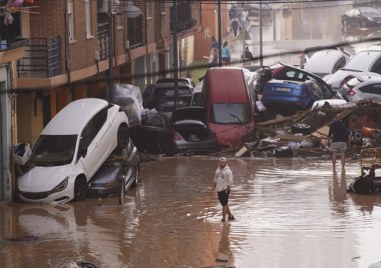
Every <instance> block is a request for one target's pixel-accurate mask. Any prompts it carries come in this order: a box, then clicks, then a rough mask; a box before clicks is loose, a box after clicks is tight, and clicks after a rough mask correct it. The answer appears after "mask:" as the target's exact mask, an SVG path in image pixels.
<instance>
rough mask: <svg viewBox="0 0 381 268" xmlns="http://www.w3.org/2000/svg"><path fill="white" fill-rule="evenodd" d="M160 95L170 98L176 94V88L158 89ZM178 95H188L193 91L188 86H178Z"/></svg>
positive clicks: (160, 96)
mask: <svg viewBox="0 0 381 268" xmlns="http://www.w3.org/2000/svg"><path fill="white" fill-rule="evenodd" d="M157 94H158V96H159V98H170V97H174V96H175V89H174V88H163V89H160V90H158V93H157ZM178 95H179V96H184V95H185V96H186V95H192V91H191V90H190V89H189V88H188V87H179V88H178Z"/></svg>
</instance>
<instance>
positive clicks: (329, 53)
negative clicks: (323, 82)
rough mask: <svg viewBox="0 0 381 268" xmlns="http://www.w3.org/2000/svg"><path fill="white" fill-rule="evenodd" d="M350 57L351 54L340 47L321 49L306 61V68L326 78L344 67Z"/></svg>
mask: <svg viewBox="0 0 381 268" xmlns="http://www.w3.org/2000/svg"><path fill="white" fill-rule="evenodd" d="M349 59H350V55H349V54H347V53H345V52H344V51H341V50H339V49H324V50H319V51H317V52H315V53H314V54H313V55H312V56H311V57H310V59H309V60H308V61H307V62H306V64H305V65H304V70H306V71H307V72H310V73H314V74H316V75H317V76H319V77H321V78H323V79H324V78H325V77H327V75H331V74H333V73H335V72H336V71H337V70H339V69H340V68H343V67H344V66H345V64H347V62H348V61H349Z"/></svg>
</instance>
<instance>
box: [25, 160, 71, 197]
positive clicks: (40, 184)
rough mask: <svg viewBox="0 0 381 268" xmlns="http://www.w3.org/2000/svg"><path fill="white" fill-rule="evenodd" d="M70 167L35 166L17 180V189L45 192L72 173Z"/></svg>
mask: <svg viewBox="0 0 381 268" xmlns="http://www.w3.org/2000/svg"><path fill="white" fill-rule="evenodd" d="M72 168H73V167H72V165H70V164H69V165H64V166H55V167H40V166H36V167H33V168H32V169H31V170H29V171H28V172H27V173H25V174H23V175H22V176H20V177H19V178H18V188H19V190H20V191H23V192H32V193H36V192H47V191H51V190H52V189H53V188H54V187H56V186H57V185H58V184H60V183H61V182H62V181H63V180H64V179H65V178H66V177H67V176H68V175H69V174H70V173H71V171H72Z"/></svg>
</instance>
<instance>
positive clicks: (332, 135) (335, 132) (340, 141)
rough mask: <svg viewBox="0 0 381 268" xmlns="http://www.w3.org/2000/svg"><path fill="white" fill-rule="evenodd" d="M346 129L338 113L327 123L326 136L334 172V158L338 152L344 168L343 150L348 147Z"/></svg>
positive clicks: (343, 168)
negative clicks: (328, 140)
mask: <svg viewBox="0 0 381 268" xmlns="http://www.w3.org/2000/svg"><path fill="white" fill-rule="evenodd" d="M348 136H349V135H348V129H347V126H346V125H345V123H344V122H343V121H342V118H341V116H340V115H336V117H335V121H333V122H332V123H331V124H330V125H329V132H328V137H329V139H330V141H331V145H330V147H329V150H330V151H331V152H332V167H333V171H334V172H336V158H337V155H338V154H339V153H340V157H341V167H342V170H345V152H346V150H347V148H348Z"/></svg>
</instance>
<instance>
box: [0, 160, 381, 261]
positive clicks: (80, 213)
mask: <svg viewBox="0 0 381 268" xmlns="http://www.w3.org/2000/svg"><path fill="white" fill-rule="evenodd" d="M228 164H229V165H230V167H231V169H232V171H233V174H234V187H233V189H232V192H231V198H230V201H229V204H230V208H231V210H232V212H233V214H234V216H235V217H236V220H235V221H233V222H226V223H222V222H221V221H220V220H221V207H220V205H219V202H218V200H217V197H216V194H215V193H212V192H211V189H212V188H211V187H212V181H213V176H214V171H215V168H216V167H217V158H204V157H192V158H162V159H158V160H157V161H152V162H144V163H142V167H141V181H140V183H139V184H138V187H137V188H132V189H130V190H129V192H128V193H127V195H126V198H125V202H124V204H123V205H122V206H120V205H119V199H118V198H116V197H115V198H105V199H87V200H85V201H84V202H77V203H70V204H67V205H64V206H59V207H53V206H50V205H40V206H36V205H28V204H11V205H5V206H3V207H2V208H0V220H1V229H0V231H1V232H0V249H1V255H0V267H7V268H8V267H70V263H71V262H74V261H87V262H90V263H93V264H94V265H96V266H97V267H239V268H246V267H258V268H261V267H263V268H268V267H282V268H288V267H289V268H294V267H346V268H348V267H349V268H351V267H353V268H354V267H359V268H360V267H361V268H363V267H369V265H370V264H372V263H375V262H378V261H381V253H380V250H379V248H378V244H379V241H380V240H381V232H380V229H381V207H380V204H381V194H380V193H376V194H373V195H369V196H364V195H356V194H352V193H347V192H346V187H347V185H348V184H349V183H350V182H352V181H353V179H354V178H355V177H357V176H358V175H359V171H360V167H359V164H358V161H356V160H350V159H349V160H348V163H347V167H346V172H345V176H343V174H342V173H341V170H340V165H339V172H338V173H337V174H333V173H332V170H331V168H332V166H331V162H330V160H329V159H323V160H322V159H302V158H294V159H279V158H269V159H251V158H242V159H230V160H228ZM216 259H220V260H225V262H222V261H216Z"/></svg>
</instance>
